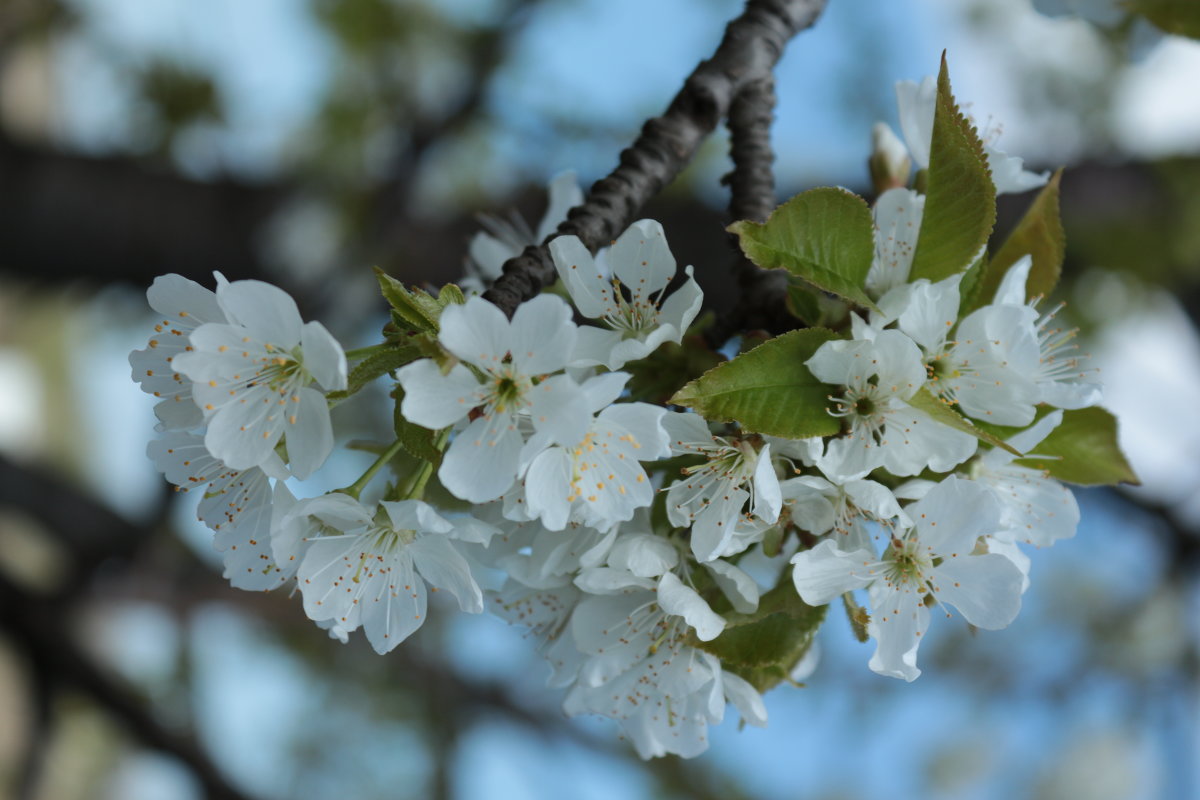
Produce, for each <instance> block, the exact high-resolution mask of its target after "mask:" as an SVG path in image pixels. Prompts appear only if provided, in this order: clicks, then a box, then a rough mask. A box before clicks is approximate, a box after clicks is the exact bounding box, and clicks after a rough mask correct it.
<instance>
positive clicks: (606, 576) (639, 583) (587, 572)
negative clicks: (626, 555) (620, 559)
mask: <svg viewBox="0 0 1200 800" xmlns="http://www.w3.org/2000/svg"><path fill="white" fill-rule="evenodd" d="M575 585H576V586H578V587H579V588H580V589H582V590H583V591H585V592H587V593H588V594H620V593H621V592H624V591H626V590H627V589H631V588H634V589H653V588H654V581H651V580H648V579H646V578H644V577H638V576H637V575H634V574H633V573H631V572H627V571H625V570H623V569H614V568H613V567H591V568H590V569H584V570H580V572H579V574H578V575H576V576H575Z"/></svg>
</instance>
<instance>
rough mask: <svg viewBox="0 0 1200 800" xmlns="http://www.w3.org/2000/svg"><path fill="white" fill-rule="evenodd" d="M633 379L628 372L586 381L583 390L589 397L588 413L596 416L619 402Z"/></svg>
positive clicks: (605, 374)
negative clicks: (627, 384)
mask: <svg viewBox="0 0 1200 800" xmlns="http://www.w3.org/2000/svg"><path fill="white" fill-rule="evenodd" d="M631 377H632V376H631V375H630V374H629V373H627V372H606V373H604V374H603V375H596V376H595V377H592V378H588V379H587V380H586V381H584V382H583V384H582V387H581V388H582V389H583V393H584V395H585V396H586V397H587V408H588V411H590V412H591V413H593V414H595V413H596V412H598V411H602V410H604V409H605V408H607V407H609V406H610V405H612V404H613V403H615V402H617V398H618V397H620V396H621V392H623V391H625V384H626V383H628V382H629V379H630V378H631Z"/></svg>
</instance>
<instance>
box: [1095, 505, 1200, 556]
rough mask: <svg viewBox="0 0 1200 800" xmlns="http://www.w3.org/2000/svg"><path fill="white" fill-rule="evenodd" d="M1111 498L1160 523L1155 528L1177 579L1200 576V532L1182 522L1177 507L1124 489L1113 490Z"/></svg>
mask: <svg viewBox="0 0 1200 800" xmlns="http://www.w3.org/2000/svg"><path fill="white" fill-rule="evenodd" d="M1109 495H1111V496H1112V497H1116V498H1117V499H1118V500H1120V501H1121V502H1122V503H1124V504H1125V505H1127V506H1132V507H1133V508H1135V509H1136V510H1138V511H1140V512H1141V513H1143V514H1145V515H1147V516H1149V517H1152V518H1153V519H1154V520H1155V522H1157V523H1158V524H1157V525H1156V526H1153V527H1154V528H1155V529H1156V531H1157V533H1158V536H1159V538H1160V539H1161V540H1162V542H1163V549H1164V555H1165V556H1166V562H1167V569H1168V571H1169V573H1170V574H1171V575H1172V576H1173V577H1186V576H1189V575H1192V574H1195V573H1198V572H1200V530H1197V529H1196V527H1194V526H1189V525H1187V524H1185V523H1184V522H1183V521H1182V520H1180V519H1179V517H1178V516H1177V515H1176V512H1175V508H1174V506H1173V505H1171V504H1169V503H1164V502H1161V501H1159V500H1154V499H1152V498H1150V497H1148V496H1147V495H1146V494H1145V492H1142V491H1138V490H1136V489H1127V488H1124V487H1118V488H1115V489H1112V490H1110V491H1109Z"/></svg>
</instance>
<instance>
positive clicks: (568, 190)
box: [535, 169, 583, 242]
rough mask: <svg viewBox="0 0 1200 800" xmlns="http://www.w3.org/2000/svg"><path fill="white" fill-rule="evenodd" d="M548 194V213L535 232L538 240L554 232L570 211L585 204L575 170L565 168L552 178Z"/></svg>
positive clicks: (547, 188)
mask: <svg viewBox="0 0 1200 800" xmlns="http://www.w3.org/2000/svg"><path fill="white" fill-rule="evenodd" d="M546 194H547V199H546V213H545V214H543V215H542V220H541V222H539V223H538V229H537V232H536V233H535V236H536V237H537V241H538V242H541V241H542V240H543V239H545V238H546V237H547V236H549V235H550V234H552V233H554V231H555V229H556V228H558V226H559V223H561V222H562V221H563V220H565V219H566V218H567V212H568V211H570V210H571V209H572V208H574V207H575V206H578V205H582V204H583V190H582V189H580V188H579V178H578V177H577V176H576V175H575V172H574V170H569V169H568V170H563V171H562V172H560V173H558V174H557V175H555V176H554V177H553V178H551V179H550V184H549V185H548V186H547V187H546Z"/></svg>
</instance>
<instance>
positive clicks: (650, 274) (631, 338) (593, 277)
mask: <svg viewBox="0 0 1200 800" xmlns="http://www.w3.org/2000/svg"><path fill="white" fill-rule="evenodd" d="M550 254H551V256H553V258H554V266H555V269H557V270H558V275H559V277H560V278H561V279H562V282H563V285H564V286H565V287H566V288H567V292H568V293H570V295H571V300H572V302H573V303H574V304H575V307H576V308H578V309H579V313H581V314H583V316H585V317H588V318H589V319H595V320H600V321H602V322H603V323H604V324H605V326H607V328H608V330H604V329H602V328H595V327H590V326H587V327H582V328H580V329H579V338H578V340H577V342H576V344H575V351H574V354H573V356H572V364H573V365H575V366H580V367H586V366H593V365H597V364H603V365H604V366H606V367H608V368H609V369H620V368H621V367H622V366H623V365H624V364H625V363H626V362H628V361H635V360H637V359H640V358H645V357H646V356H648V355H650V353H652V352H654V351H655V350H656V349H658V346H659V345H661V344H663V343H664V342H676V343H678V342H679V341H680V340H681V339H682V338H683V334H684V332H685V331H687V328H688V326H689V325H691V324H692V320H694V319H695V318H696V315H697V314H698V313H700V305H701V302H702V301H703V299H704V293H703V292H701V291H700V286H699V285H698V284H697V283H696V280H695V278H693V277H692V268H691V267H687V268H686V270H685V271H686V273H687V276H688V277H687V281H685V282H684V284H683V285H682V286H680V287H679V288H678V289H676V290H675V291H674V292H673V293H672V294H671V296H670V297H667V298H666V299H665V300H664V299H663V293H664V292H665V291H666V289H667V284H669V283H670V282H671V279H672V278H673V277H674V276H675V257H674V256H672V255H671V251H670V249H668V247H667V240H666V236H665V235H664V234H663V229H662V225H660V224H659V223H657V222H655V221H654V220H649V219H644V220H639V221H638V222H635V223H633V224H632V225H630V226H629V228H628V229H626V231H625V232H624V233H622V234H621V236H620V238H618V239H617V241H616V242H615V243H614V244H613V246H612V247H611V248H610V249H609V250H608V253H607V266H608V267H609V268H611V274H609V272H608V270H607V269H604V268H601V265H600V264H599V262H598V261H596V260H595V259H593V258H592V256H591V254H590V253H589V252H588V250H587V248H586V247H584V246H583V242H581V241H580V240H579V239H578V238H577V237H575V236H559V237H557V238H556V239H554V240H553V241H551V242H550ZM622 286H624V287H625V289H626V290H627V292H628V297H626V293H625V292H623V291H622Z"/></svg>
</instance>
